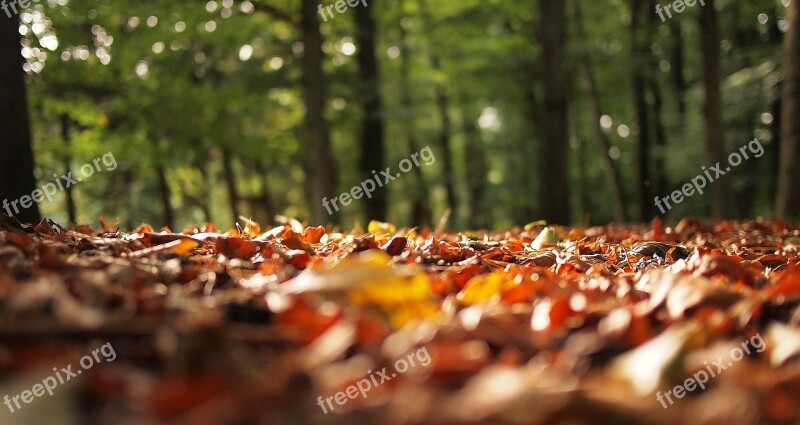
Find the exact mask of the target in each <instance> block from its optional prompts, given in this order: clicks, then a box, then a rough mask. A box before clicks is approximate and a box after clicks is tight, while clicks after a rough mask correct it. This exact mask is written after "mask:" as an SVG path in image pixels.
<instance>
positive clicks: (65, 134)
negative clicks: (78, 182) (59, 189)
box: [61, 114, 77, 223]
mask: <svg viewBox="0 0 800 425" xmlns="http://www.w3.org/2000/svg"><path fill="white" fill-rule="evenodd" d="M70 125H71V120H70V118H69V115H67V114H61V137H62V138H63V139H64V152H65V153H64V172H69V170H70V169H72V136H71V135H70ZM64 194H65V195H66V196H65V198H66V206H67V221H69V223H76V222H77V218H76V215H77V214H76V212H75V197H74V196H73V194H72V185H70V186H69V187H67V188H65V189H64Z"/></svg>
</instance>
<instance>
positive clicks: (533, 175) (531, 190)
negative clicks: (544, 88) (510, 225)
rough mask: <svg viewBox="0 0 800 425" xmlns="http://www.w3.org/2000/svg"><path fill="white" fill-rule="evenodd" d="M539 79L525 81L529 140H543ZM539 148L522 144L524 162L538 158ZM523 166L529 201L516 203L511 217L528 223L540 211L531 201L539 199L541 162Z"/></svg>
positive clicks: (524, 112)
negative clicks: (537, 94) (520, 204)
mask: <svg viewBox="0 0 800 425" xmlns="http://www.w3.org/2000/svg"><path fill="white" fill-rule="evenodd" d="M537 81H538V80H536V78H535V76H533V75H531V76H530V79H529V80H528V81H526V82H525V84H526V88H527V90H525V92H524V93H523V95H524V99H523V102H524V104H525V108H523V109H522V113H523V114H525V115H526V117H527V119H526V120H525V121H526V122H527V123H528V127H526V130H527V131H529V132H530V136H529V137H528V140H542V133H541V132H542V127H543V125H542V119H543V118H542V116H543V112H542V106H543V105H542V104H541V102H539V100H538V99H537V97H536V85H537ZM539 149H540V147H539V145H538V144H536V143H528V144H527V145H526V146H520V154H521V155H523V157H522V161H523V164H525V162H526V161H530V158H536V155H537V154H538V151H539ZM539 160H541V159H539ZM521 168H522V170H520V174H521V175H520V177H519V178H520V187H524V188H526V191H525V196H527V197H528V199H529V201H528V202H525V203H524V204H523V205H522V206H521V207H517V206H516V205H514V208H513V211H511V217H513V220H514V222H516V223H528V222H530V221H531V220H532V219H534V218H535V217H537V216H538V214H539V213H540V208H537V206H536V203H535V202H532V201H530V200H533V199H537V197H536V195H537V194H538V193H537V191H538V189H537V188H538V186H539V164H538V162H537V163H535V166H530V167H524V166H523V167H521Z"/></svg>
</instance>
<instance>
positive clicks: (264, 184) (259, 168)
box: [254, 159, 275, 222]
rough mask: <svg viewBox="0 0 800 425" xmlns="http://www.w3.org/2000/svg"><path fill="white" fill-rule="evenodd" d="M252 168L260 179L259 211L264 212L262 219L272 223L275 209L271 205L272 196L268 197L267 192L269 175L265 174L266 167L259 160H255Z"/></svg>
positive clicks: (268, 193)
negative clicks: (264, 218)
mask: <svg viewBox="0 0 800 425" xmlns="http://www.w3.org/2000/svg"><path fill="white" fill-rule="evenodd" d="M254 166H255V170H256V173H258V176H259V178H260V179H261V196H260V197H259V200H260V204H261V209H262V211H263V212H264V217H266V219H267V220H268V221H269V222H272V215H273V214H275V209H274V206H273V203H272V196H270V192H269V173H268V172H267V166H266V165H265V164H264V161H263V160H261V159H256V160H255V164H254Z"/></svg>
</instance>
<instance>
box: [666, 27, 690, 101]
mask: <svg viewBox="0 0 800 425" xmlns="http://www.w3.org/2000/svg"><path fill="white" fill-rule="evenodd" d="M669 28H670V32H671V33H672V38H673V43H674V45H673V46H672V50H671V52H670V65H671V68H670V69H671V70H672V74H671V75H672V85H673V87H674V89H675V94H676V96H677V97H678V113H679V114H680V115H681V116H683V114H685V113H686V77H685V76H684V74H683V68H684V62H685V60H684V49H685V47H684V41H683V28H682V27H681V20H680V19H673V20H671V21H670V23H669Z"/></svg>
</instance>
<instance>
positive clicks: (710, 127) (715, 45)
mask: <svg viewBox="0 0 800 425" xmlns="http://www.w3.org/2000/svg"><path fill="white" fill-rule="evenodd" d="M706 1H707V4H706V5H705V6H704V7H701V8H700V55H701V56H702V60H703V87H704V88H705V99H704V105H703V118H704V122H705V134H706V156H707V158H706V159H707V161H708V163H709V164H710V166H716V165H717V163H719V166H720V167H721V168H722V170H723V171H724V170H725V169H726V167H727V162H726V160H725V127H724V124H723V120H722V89H721V76H720V47H719V46H720V39H719V28H718V22H717V9H716V1H714V0H706ZM709 186H710V190H711V214H712V215H713V217H715V218H722V217H725V216H730V212H731V211H730V208H729V205H730V179H726V178H724V177H723V178H721V179H720V180H715V181H714V182H713V183H710V184H709Z"/></svg>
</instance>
